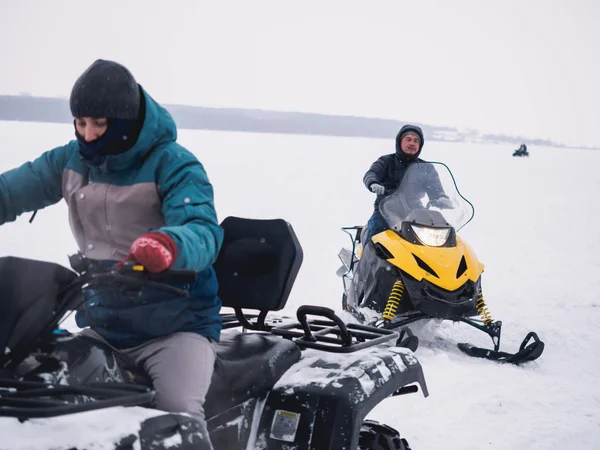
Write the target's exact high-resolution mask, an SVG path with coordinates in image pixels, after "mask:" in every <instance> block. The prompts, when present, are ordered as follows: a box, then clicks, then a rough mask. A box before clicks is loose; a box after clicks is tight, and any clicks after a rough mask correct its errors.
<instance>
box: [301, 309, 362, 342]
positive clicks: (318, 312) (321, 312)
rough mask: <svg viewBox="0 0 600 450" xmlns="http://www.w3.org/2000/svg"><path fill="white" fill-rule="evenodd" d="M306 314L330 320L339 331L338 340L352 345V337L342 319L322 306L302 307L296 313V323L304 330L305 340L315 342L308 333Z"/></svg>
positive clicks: (331, 310)
mask: <svg viewBox="0 0 600 450" xmlns="http://www.w3.org/2000/svg"><path fill="white" fill-rule="evenodd" d="M308 314H311V315H314V316H322V317H326V318H328V319H330V320H332V321H333V322H334V323H335V324H336V325H337V326H338V328H339V329H340V338H341V340H342V344H343V345H350V344H352V335H351V334H350V331H348V328H347V327H346V324H345V323H344V322H343V321H342V319H340V318H339V317H338V316H336V314H335V312H334V311H333V309H330V308H325V307H324V306H314V305H302V306H300V307H299V308H298V310H297V311H296V317H297V318H298V322H300V324H301V325H302V328H303V329H304V337H305V338H306V339H308V340H310V341H316V340H317V339H316V338H315V337H314V336H313V334H312V332H311V331H310V326H309V325H308V322H307V320H306V316H307V315H308Z"/></svg>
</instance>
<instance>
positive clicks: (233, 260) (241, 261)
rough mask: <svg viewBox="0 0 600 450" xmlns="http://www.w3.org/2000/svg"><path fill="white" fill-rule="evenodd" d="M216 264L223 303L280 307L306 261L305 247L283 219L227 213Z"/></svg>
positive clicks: (241, 306)
mask: <svg viewBox="0 0 600 450" xmlns="http://www.w3.org/2000/svg"><path fill="white" fill-rule="evenodd" d="M221 227H223V229H224V231H225V235H224V238H223V245H222V247H221V251H220V253H219V256H218V258H217V261H216V262H215V264H214V268H215V271H216V273H217V279H218V281H219V297H220V298H221V301H222V302H223V306H227V307H231V308H235V309H242V308H249V309H255V310H266V311H279V310H280V309H282V308H283V307H284V306H285V304H286V302H287V299H288V296H289V294H290V291H291V289H292V285H293V284H294V281H295V279H296V275H297V274H298V271H299V270H300V265H301V264H302V247H300V243H299V242H298V238H297V237H296V235H295V233H294V230H293V229H292V227H291V225H290V224H289V223H288V222H286V221H285V220H282V219H272V220H267V219H243V218H239V217H227V218H226V219H225V220H223V222H222V223H221Z"/></svg>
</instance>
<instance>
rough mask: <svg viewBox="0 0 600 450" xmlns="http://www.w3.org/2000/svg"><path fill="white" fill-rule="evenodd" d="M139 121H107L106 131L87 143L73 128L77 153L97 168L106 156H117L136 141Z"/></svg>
mask: <svg viewBox="0 0 600 450" xmlns="http://www.w3.org/2000/svg"><path fill="white" fill-rule="evenodd" d="M138 124H139V121H138V120H137V119H136V120H124V119H108V126H107V127H106V131H105V132H104V134H103V135H102V136H100V137H99V138H98V139H94V140H93V141H91V142H87V141H86V140H85V139H84V138H83V136H81V135H80V134H79V133H78V132H77V128H75V137H77V141H78V142H79V153H81V156H83V158H84V159H85V160H87V161H88V162H89V163H91V164H92V165H94V166H99V165H101V164H102V162H103V161H104V157H105V156H107V155H118V154H120V153H124V152H126V151H127V150H129V149H130V148H131V147H133V145H134V144H135V142H136V141H137V138H138V135H139V131H140V130H139V125H138Z"/></svg>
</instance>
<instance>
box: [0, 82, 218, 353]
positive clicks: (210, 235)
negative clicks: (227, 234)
mask: <svg viewBox="0 0 600 450" xmlns="http://www.w3.org/2000/svg"><path fill="white" fill-rule="evenodd" d="M142 92H143V94H144V99H145V118H144V123H143V126H142V129H141V131H140V134H139V137H138V139H137V142H136V143H135V144H134V146H133V147H132V148H131V149H129V150H128V151H126V152H124V153H121V154H118V155H109V156H106V157H105V159H104V161H103V163H102V164H101V165H100V166H93V165H88V164H87V163H86V161H85V160H83V159H82V157H81V155H80V152H79V144H78V142H77V141H76V140H74V141H71V142H69V143H68V144H67V145H65V146H62V147H57V148H55V149H53V150H50V151H48V152H46V153H44V154H42V155H41V156H40V157H39V158H37V159H36V160H35V161H33V162H28V163H25V164H23V165H22V166H21V167H18V168H16V169H13V170H11V171H8V172H6V173H4V174H2V175H0V224H3V223H6V222H11V221H14V220H15V219H16V218H17V217H18V216H19V215H20V214H23V213H26V212H31V211H35V210H38V209H41V208H44V207H46V206H49V205H52V204H55V203H57V202H59V201H60V200H62V199H64V200H65V201H66V203H67V205H68V207H69V222H70V226H71V230H72V232H73V235H74V236H75V240H76V241H77V244H78V246H79V249H80V251H81V252H82V253H83V254H84V255H85V256H86V257H89V258H93V259H101V260H109V261H115V260H120V259H122V258H123V257H125V256H126V254H127V252H128V250H129V247H130V245H131V243H132V242H133V240H135V239H136V238H138V237H139V236H141V235H143V234H145V233H147V232H148V231H151V230H152V231H161V232H164V233H167V234H168V235H169V236H171V237H172V238H173V239H174V241H175V243H176V244H177V248H178V254H177V259H176V261H175V263H174V265H173V268H179V269H192V270H195V271H197V272H198V281H197V282H196V284H195V285H194V286H192V287H191V290H190V296H189V297H187V298H185V297H174V296H173V294H164V293H163V292H158V291H156V292H150V291H151V290H148V289H146V288H144V289H145V291H144V292H143V293H142V294H143V295H142V297H143V301H140V298H137V297H136V298H134V297H131V296H128V295H125V294H122V293H120V292H113V291H110V289H108V288H107V289H106V290H103V289H100V290H99V291H94V293H93V295H88V301H87V302H86V305H85V307H84V308H83V309H82V310H81V311H80V312H79V313H78V317H77V323H78V324H79V325H80V326H91V327H92V328H94V329H95V330H96V331H98V332H99V333H100V334H101V335H103V336H104V337H105V338H106V339H107V340H108V341H109V342H110V343H112V344H113V345H115V346H118V347H130V346H134V345H138V344H140V343H143V342H145V341H147V340H149V339H152V338H155V337H160V336H165V335H168V334H171V333H173V332H177V331H192V332H197V333H199V334H202V335H204V336H206V337H208V338H212V339H214V340H218V339H219V334H220V329H221V320H220V316H219V310H220V308H221V301H220V299H219V298H218V296H217V290H218V289H217V281H216V276H215V274H214V270H213V268H212V264H213V263H214V261H215V260H216V258H217V254H218V252H219V250H220V247H221V243H222V240H223V230H222V228H221V227H220V226H219V224H218V221H217V216H216V213H215V208H214V201H213V190H212V185H211V184H210V182H209V180H208V177H207V175H206V172H205V171H204V168H203V166H202V164H201V163H200V162H199V161H198V159H197V158H196V157H195V156H194V155H193V154H191V153H190V152H189V151H187V150H186V149H185V148H183V147H182V146H180V145H179V144H177V143H176V138H177V130H176V127H175V123H174V121H173V119H172V118H171V115H170V114H169V113H168V112H167V111H166V110H165V109H163V108H162V107H161V106H160V105H159V104H158V103H156V102H155V101H154V100H153V99H152V98H151V97H150V96H149V95H148V94H147V93H146V92H145V91H143V90H142ZM88 294H89V293H88Z"/></svg>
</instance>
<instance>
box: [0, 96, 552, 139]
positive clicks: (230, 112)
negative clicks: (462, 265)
mask: <svg viewBox="0 0 600 450" xmlns="http://www.w3.org/2000/svg"><path fill="white" fill-rule="evenodd" d="M163 106H164V107H165V108H166V109H167V110H168V111H169V112H170V113H171V114H172V115H173V118H174V119H175V122H176V123H177V126H178V127H179V128H181V129H201V130H222V131H246V132H253V133H291V134H315V135H328V136H349V137H370V138H385V139H393V138H394V137H395V136H396V133H397V132H398V130H399V129H400V127H401V126H402V125H404V124H405V123H406V122H401V121H397V120H390V119H377V118H369V117H356V116H336V115H326V114H312V113H300V112H278V111H264V110H256V109H238V108H206V107H201V106H185V105H163ZM0 120H18V121H26V122H54V123H71V122H72V121H73V117H72V116H71V113H70V111H69V102H68V100H67V99H62V98H46V97H33V96H28V95H16V96H15V95H0ZM418 125H420V126H421V127H422V128H423V132H424V133H425V136H426V138H427V139H428V140H433V141H450V142H485V143H498V144H511V145H517V146H518V145H520V144H521V143H523V142H526V143H527V145H543V146H555V147H556V146H561V145H559V144H556V143H554V142H552V141H549V140H545V139H527V138H524V137H520V136H503V135H491V134H481V133H479V132H478V131H476V130H466V131H465V130H460V131H458V130H456V129H454V128H448V127H437V126H431V125H426V124H418Z"/></svg>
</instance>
